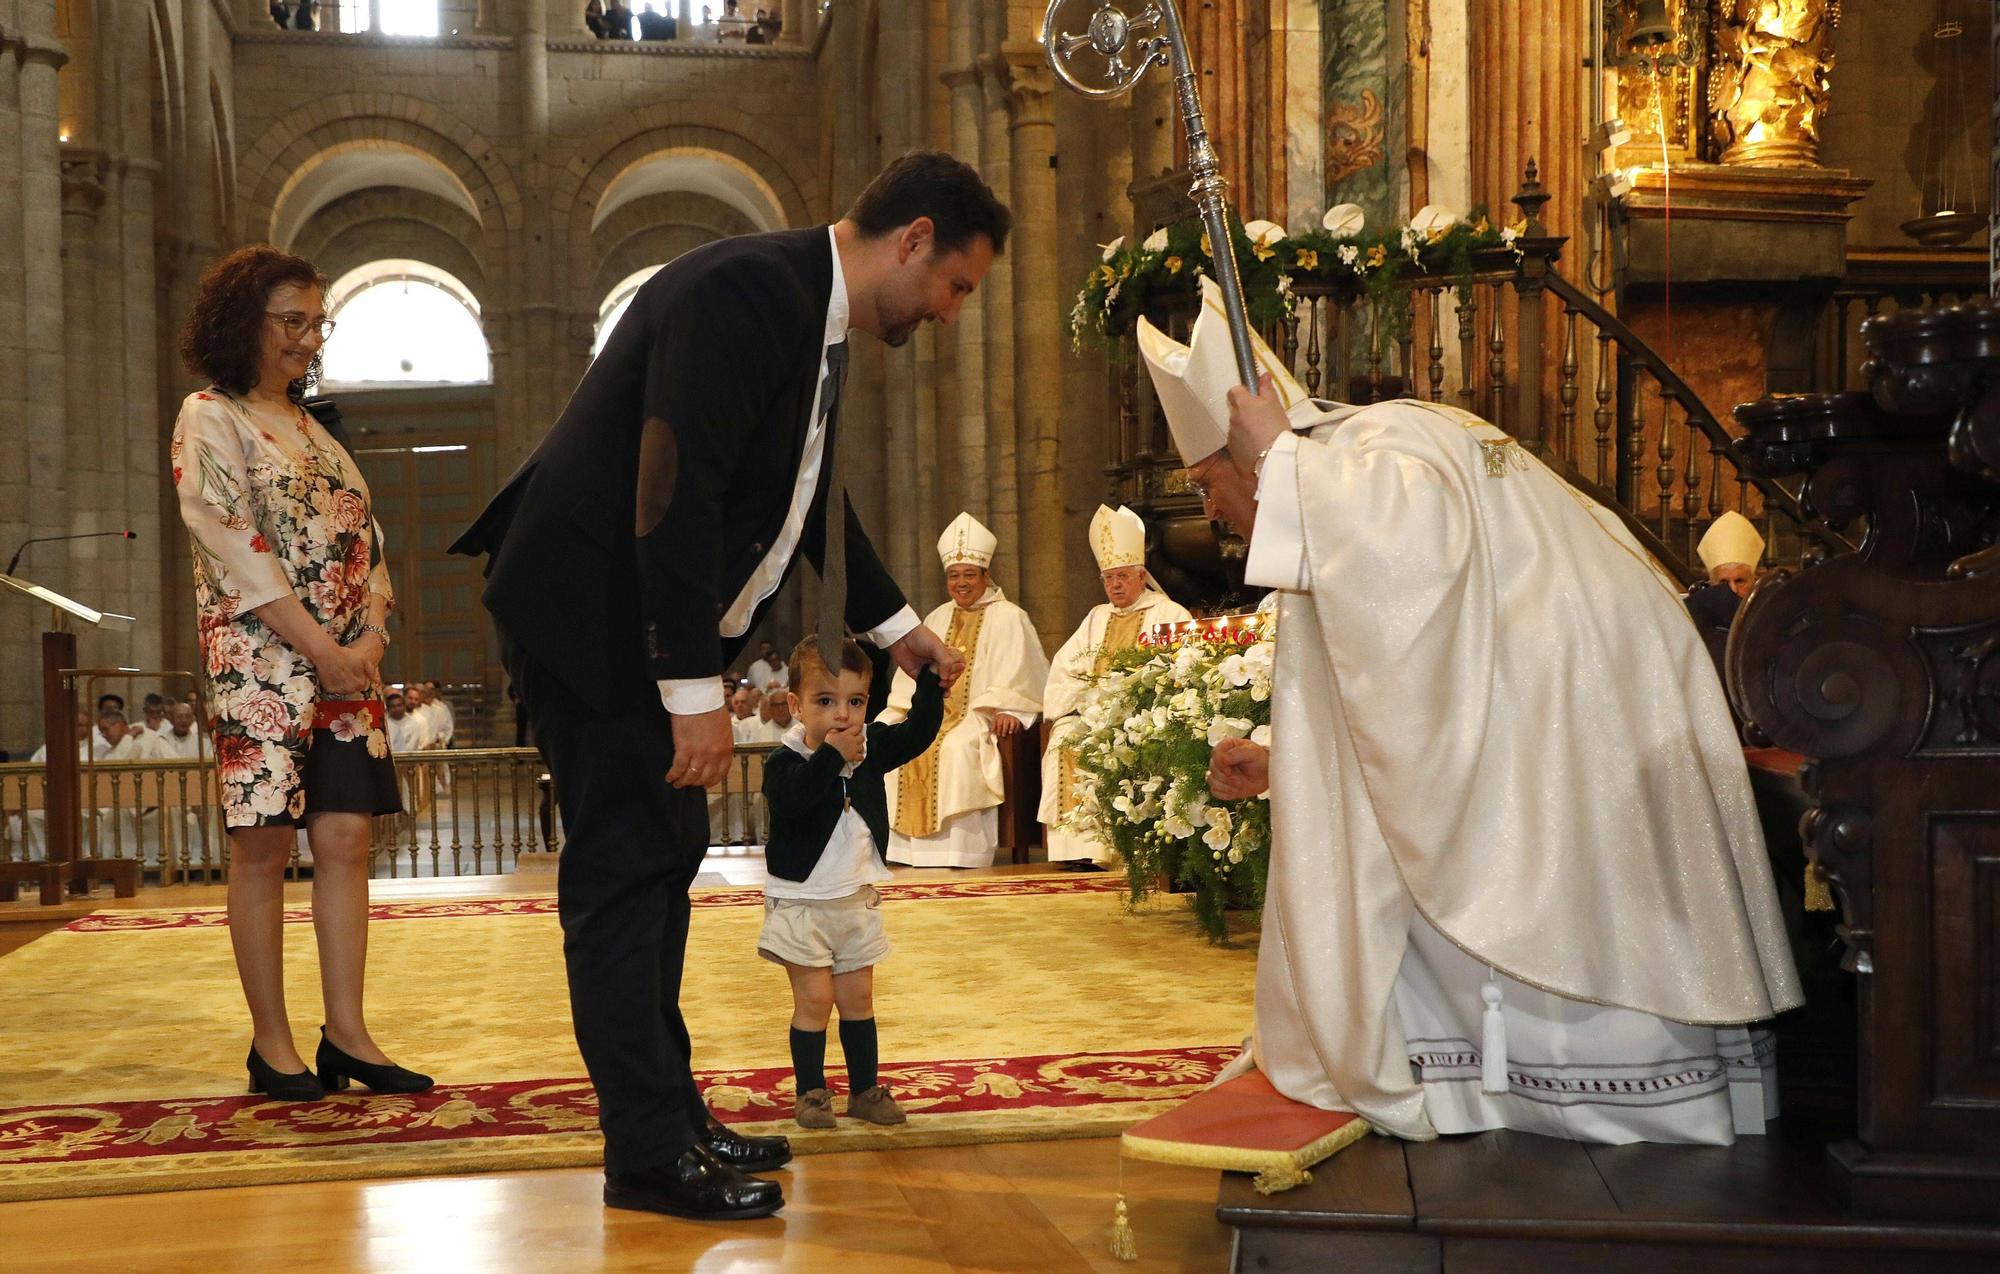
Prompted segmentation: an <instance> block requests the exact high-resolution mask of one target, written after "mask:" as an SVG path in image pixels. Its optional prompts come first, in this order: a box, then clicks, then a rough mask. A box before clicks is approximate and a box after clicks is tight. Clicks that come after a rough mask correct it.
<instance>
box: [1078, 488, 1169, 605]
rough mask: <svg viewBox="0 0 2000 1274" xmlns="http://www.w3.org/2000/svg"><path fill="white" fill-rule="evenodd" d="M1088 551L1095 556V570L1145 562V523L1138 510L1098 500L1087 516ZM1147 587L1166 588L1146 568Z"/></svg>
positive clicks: (1099, 572) (1141, 566)
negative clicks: (1137, 512) (1088, 529)
mask: <svg viewBox="0 0 2000 1274" xmlns="http://www.w3.org/2000/svg"><path fill="white" fill-rule="evenodd" d="M1090 555H1091V556H1092V557H1094V558H1096V559H1097V572H1098V574H1100V575H1102V574H1103V573H1104V572H1105V571H1115V570H1117V569H1118V568H1119V567H1121V566H1137V567H1139V568H1140V569H1142V570H1143V569H1144V568H1145V565H1146V523H1145V522H1144V521H1143V520H1142V519H1141V518H1140V517H1139V515H1138V514H1136V513H1134V512H1132V510H1130V509H1128V508H1126V507H1125V506H1124V505H1122V504H1121V505H1119V506H1118V507H1117V508H1115V509H1114V508H1112V507H1110V506H1109V505H1104V504H1100V505H1098V506H1097V512H1096V513H1094V514H1092V515H1091V518H1090ZM1146 587H1147V588H1150V589H1152V590H1153V591H1154V592H1156V593H1164V592H1165V591H1166V590H1165V589H1163V588H1161V587H1160V582H1159V581H1158V580H1156V579H1154V578H1153V573H1152V572H1151V571H1146Z"/></svg>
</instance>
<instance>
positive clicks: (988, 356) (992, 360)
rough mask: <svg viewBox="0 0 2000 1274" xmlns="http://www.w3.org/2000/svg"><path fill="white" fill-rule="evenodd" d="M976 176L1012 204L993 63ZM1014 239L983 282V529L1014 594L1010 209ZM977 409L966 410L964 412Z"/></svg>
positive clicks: (983, 80) (984, 62)
mask: <svg viewBox="0 0 2000 1274" xmlns="http://www.w3.org/2000/svg"><path fill="white" fill-rule="evenodd" d="M979 84H980V99H981V105H982V110H981V113H980V143H979V154H980V175H981V176H983V177H985V178H986V184H987V185H989V186H991V187H993V189H994V191H995V192H996V193H998V194H999V195H1000V196H1001V198H1003V199H1007V200H1008V201H1009V202H1010V203H1011V202H1012V199H1013V186H1014V166H1013V142H1012V140H1011V138H1010V137H1009V136H1008V129H1007V112H1006V96H1007V81H1006V70H1005V68H1004V66H1002V65H1001V64H1000V62H999V60H998V58H997V57H994V56H989V57H982V58H981V59H980V61H979ZM1014 224H1015V226H1016V227H1017V229H1016V231H1015V236H1016V237H1015V238H1014V239H1013V240H1012V242H1011V243H1010V244H1009V246H1008V249H1007V255H1006V256H1005V257H1003V258H1001V259H1000V261H998V262H997V263H995V265H994V267H993V269H992V270H991V271H990V272H989V273H988V274H987V276H986V285H985V287H984V288H983V289H982V290H983V291H984V292H985V293H986V317H987V322H986V324H985V330H986V351H985V357H984V359H983V361H984V363H985V366H986V402H985V410H986V439H987V447H986V475H987V483H988V490H989V491H990V493H991V494H990V495H989V497H988V506H987V507H988V508H989V509H990V510H991V513H992V516H991V517H990V518H988V519H987V520H986V524H987V525H988V526H989V527H991V528H992V530H993V533H994V535H996V536H998V537H999V539H1000V543H1001V545H1002V550H1001V557H1000V560H999V562H998V563H997V564H996V565H997V566H998V568H999V569H998V570H997V571H996V572H995V577H996V579H997V580H998V582H999V583H1000V585H1001V587H1003V588H1006V589H1008V590H1010V591H1013V592H1015V593H1017V594H1018V592H1019V586H1020V579H1021V577H1020V575H1019V574H1018V569H1019V568H1018V567H1017V566H1016V563H1017V562H1018V561H1019V560H1020V559H1019V558H1018V557H1017V556H1016V552H1017V551H1018V549H1019V547H1020V545H1021V534H1020V531H1021V520H1020V508H1021V502H1020V500H1021V492H1020V478H1019V474H1018V472H1017V469H1016V459H1015V456H1016V450H1017V448H1016V438H1017V434H1016V427H1015V419H1014V269H1013V262H1014V257H1015V254H1016V253H1017V252H1018V251H1019V250H1020V239H1019V237H1018V236H1019V230H1018V227H1019V226H1020V224H1021V215H1020V210H1019V209H1018V208H1016V209H1014ZM976 406H977V404H976V403H974V404H968V408H967V409H968V410H971V409H973V408H975V407H976Z"/></svg>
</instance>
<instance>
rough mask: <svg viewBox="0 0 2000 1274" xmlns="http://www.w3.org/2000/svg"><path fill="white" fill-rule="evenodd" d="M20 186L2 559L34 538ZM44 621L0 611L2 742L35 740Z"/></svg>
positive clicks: (14, 229) (4, 126) (1, 284)
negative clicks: (38, 639) (10, 459)
mask: <svg viewBox="0 0 2000 1274" xmlns="http://www.w3.org/2000/svg"><path fill="white" fill-rule="evenodd" d="M0 18H5V19H6V22H5V24H4V25H3V26H0V171H4V172H8V173H16V172H19V171H21V110H20V88H21V62H20V58H19V56H18V53H19V44H18V39H19V35H20V32H19V28H18V25H17V24H16V23H15V22H13V21H12V18H13V14H12V13H11V12H9V11H8V8H6V7H0ZM21 230H22V222H21V186H20V183H19V182H16V181H11V180H10V181H0V454H6V455H9V456H16V457H20V458H21V461H20V462H17V463H15V464H11V465H5V466H0V545H4V546H5V548H6V551H7V552H8V554H9V555H11V554H12V553H13V546H14V545H16V544H18V543H20V542H21V541H22V540H23V539H25V538H27V537H28V536H29V535H30V534H32V533H33V532H32V531H31V529H30V528H31V527H32V526H33V522H32V520H31V510H30V507H29V506H30V498H31V497H30V493H31V492H32V490H33V489H34V488H33V481H32V478H33V470H34V468H35V464H36V460H35V453H34V448H35V436H34V430H33V422H32V421H31V420H30V419H29V416H28V411H27V389H28V376H27V359H28V351H27V348H26V336H27V323H26V314H27V309H26V292H25V290H24V286H23V274H24V265H25V262H24V259H23V258H24V255H25V254H24V252H23V241H22V233H21ZM44 618H45V616H43V615H40V614H36V613H32V612H31V609H30V608H29V607H26V606H12V605H10V606H0V649H4V650H6V651H8V652H10V653H11V655H12V657H11V658H7V659H0V731H4V732H5V737H6V738H9V739H19V740H24V741H25V740H30V739H34V738H36V737H38V736H39V735H40V733H41V732H40V730H39V729H38V728H37V725H36V723H37V722H39V721H40V720H41V695H40V686H41V671H40V667H39V665H38V664H37V662H36V661H35V660H32V659H30V658H28V652H29V651H32V650H34V649H35V646H34V642H35V633H36V632H37V631H38V630H39V628H40V627H41V622H42V620H43V619H44Z"/></svg>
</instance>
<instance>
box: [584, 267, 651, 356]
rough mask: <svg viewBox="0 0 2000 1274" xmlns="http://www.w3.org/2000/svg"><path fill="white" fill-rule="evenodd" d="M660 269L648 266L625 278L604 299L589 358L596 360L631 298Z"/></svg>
mask: <svg viewBox="0 0 2000 1274" xmlns="http://www.w3.org/2000/svg"><path fill="white" fill-rule="evenodd" d="M659 269H660V267H659V266H657V265H649V266H647V267H646V268H645V269H643V270H637V271H634V272H633V273H631V274H628V275H626V276H625V278H624V279H623V280H622V281H620V283H619V284H618V286H617V287H615V288H612V289H611V291H610V292H609V293H607V294H606V295H605V297H604V304H602V305H600V306H598V307H597V339H596V341H594V342H593V343H592V344H591V347H590V356H591V357H592V358H596V357H597V355H598V351H600V350H602V349H603V348H604V342H606V341H607V340H610V339H611V329H612V328H614V327H617V326H618V320H619V319H622V318H624V317H625V311H626V310H627V309H629V308H630V307H631V305H632V298H633V297H634V296H635V295H637V294H638V291H639V287H640V285H641V284H643V283H644V282H645V281H646V280H647V279H650V278H652V277H653V276H654V275H655V274H657V273H658V272H659Z"/></svg>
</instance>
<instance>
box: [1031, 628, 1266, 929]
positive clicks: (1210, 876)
mask: <svg viewBox="0 0 2000 1274" xmlns="http://www.w3.org/2000/svg"><path fill="white" fill-rule="evenodd" d="M1276 640H1277V633H1276V617H1275V615H1268V614H1267V615H1264V616H1262V617H1260V619H1258V620H1257V621H1255V622H1254V623H1252V624H1248V625H1244V626H1237V627H1231V626H1228V625H1220V626H1211V627H1208V628H1206V629H1203V628H1202V627H1201V626H1197V631H1196V632H1195V633H1193V634H1191V635H1190V636H1189V637H1188V639H1186V640H1184V641H1183V642H1181V643H1180V644H1179V645H1169V646H1156V647H1139V648H1136V649H1133V650H1129V651H1122V652H1120V653H1118V654H1117V655H1114V656H1113V657H1112V659H1111V661H1110V667H1109V669H1108V670H1107V671H1106V672H1105V673H1104V674H1103V675H1102V676H1100V677H1099V678H1097V680H1096V681H1095V683H1094V684H1093V685H1092V687H1091V690H1090V693H1089V695H1088V696H1087V699H1086V702H1085V704H1084V707H1083V709H1082V718H1083V725H1084V733H1083V734H1081V735H1080V736H1079V737H1078V739H1077V741H1076V743H1075V744H1074V746H1075V748H1076V763H1077V769H1078V771H1079V774H1080V776H1081V778H1082V781H1083V782H1084V784H1085V785H1086V791H1087V792H1088V793H1089V794H1090V795H1089V797H1088V798H1087V799H1086V800H1085V801H1084V802H1083V803H1082V808H1081V810H1080V811H1079V812H1078V814H1077V815H1076V816H1075V817H1074V818H1073V819H1072V820H1071V830H1075V831H1078V832H1082V833H1085V834H1089V835H1094V836H1098V837H1100V838H1102V839H1103V840H1104V841H1106V842H1107V843H1109V844H1110V845H1111V846H1112V847H1113V848H1115V849H1116V850H1117V851H1118V853H1119V856H1120V857H1121V858H1122V859H1123V860H1124V863H1125V872H1126V879H1127V882H1128V884H1129V886H1130V890H1131V898H1132V900H1133V901H1134V902H1137V901H1139V900H1140V899H1143V898H1145V897H1147V896H1148V895H1150V894H1152V893H1153V892H1155V891H1157V890H1158V889H1160V888H1161V887H1162V885H1163V883H1164V884H1166V885H1167V886H1169V887H1172V888H1177V889H1184V890H1186V891H1187V894H1188V901H1189V904H1190V905H1191V907H1192V908H1193V911H1194V915H1195V920H1196V922H1197V923H1198V924H1199V925H1200V926H1201V929H1202V931H1203V932H1204V933H1205V934H1207V935H1208V937H1209V938H1210V939H1211V940H1213V941H1216V942H1222V941H1226V940H1227V938H1228V933H1229V928H1228V911H1229V909H1230V908H1232V907H1237V906H1242V907H1252V908H1255V907H1261V906H1262V905H1263V900H1264V879H1265V874H1266V871H1267V869H1268V867H1269V862H1270V851H1271V810H1270V803H1269V800H1268V798H1267V797H1252V798H1249V799H1246V800H1240V801H1227V802H1224V801H1217V800H1215V799H1214V797H1213V796H1212V795H1211V794H1210V793H1209V790H1208V763H1209V758H1210V755H1211V754H1212V753H1213V751H1214V749H1215V746H1216V744H1217V743H1219V742H1220V741H1222V740H1223V739H1244V738H1247V739H1251V740H1253V741H1255V742H1257V743H1260V744H1262V745H1264V746H1266V747H1268V746H1270V737H1271V677H1272V672H1273V665H1274V662H1275V659H1276V654H1277V647H1276Z"/></svg>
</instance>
